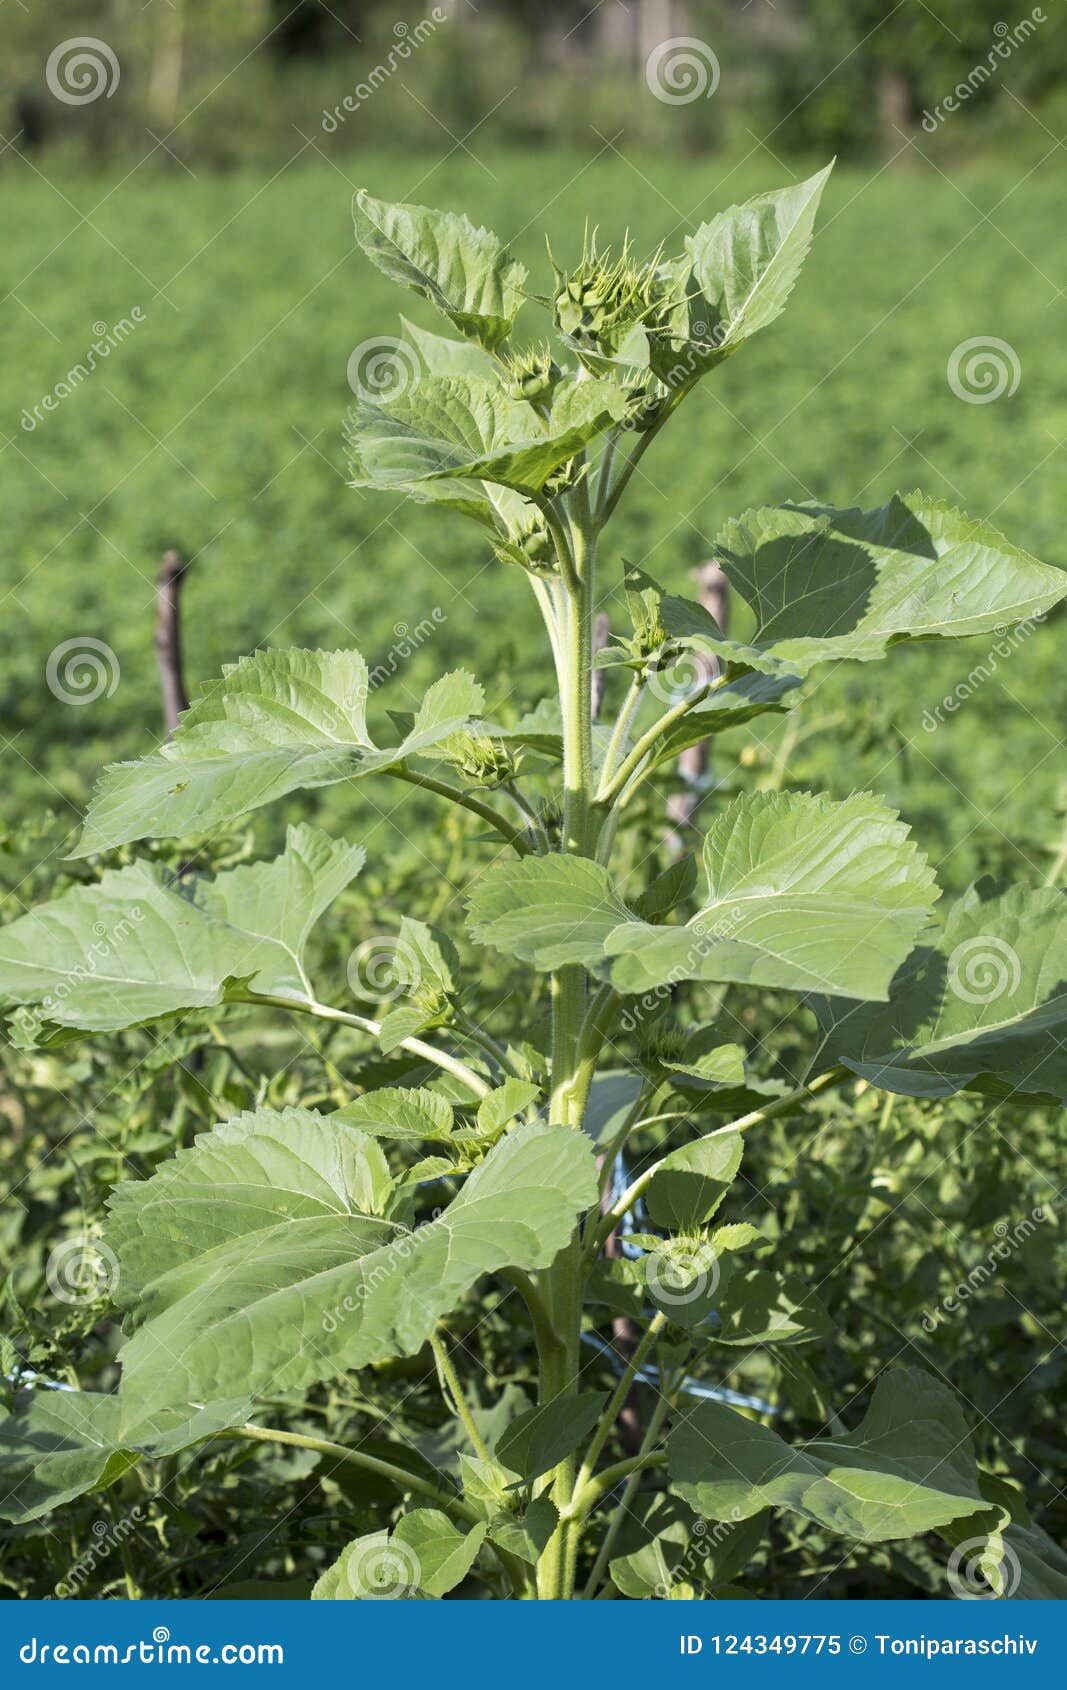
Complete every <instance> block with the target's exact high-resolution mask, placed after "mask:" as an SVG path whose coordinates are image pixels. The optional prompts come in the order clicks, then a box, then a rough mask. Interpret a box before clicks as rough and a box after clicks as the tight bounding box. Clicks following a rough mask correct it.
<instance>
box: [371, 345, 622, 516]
mask: <svg viewBox="0 0 1067 1690" xmlns="http://www.w3.org/2000/svg"><path fill="white" fill-rule="evenodd" d="M625 405H626V402H625V398H624V396H623V395H622V393H621V392H620V390H619V389H618V388H617V387H615V386H614V385H613V384H612V383H610V382H596V381H590V382H583V383H581V384H580V385H579V384H576V383H571V384H570V385H569V387H568V388H566V389H565V390H564V392H563V395H562V396H561V397H558V398H557V402H556V404H555V405H554V407H553V411H552V415H551V416H550V418H549V420H548V422H547V424H546V423H544V422H542V421H541V419H540V417H539V416H538V414H537V412H536V411H534V410H533V409H532V407H531V406H529V405H526V404H524V403H523V402H522V401H520V400H515V399H509V398H508V396H507V394H506V393H505V392H504V391H503V389H502V388H500V387H498V386H495V385H494V384H493V383H491V382H487V381H482V380H480V379H479V378H478V377H476V376H427V377H426V378H424V379H423V380H420V381H417V382H414V383H413V384H412V385H411V386H410V387H408V388H406V389H404V390H403V391H399V390H398V392H397V393H396V394H395V395H394V396H393V397H391V398H388V399H383V400H380V401H372V400H370V399H357V400H356V403H355V404H354V405H353V406H352V408H351V410H350V413H349V423H348V428H347V432H346V439H347V441H348V445H349V449H350V453H351V468H352V476H351V481H352V485H353V486H356V487H374V488H379V489H386V490H389V489H392V490H394V491H400V492H402V491H406V490H417V489H418V488H419V487H420V486H421V484H423V483H427V482H429V483H431V484H432V483H434V482H438V481H445V482H447V483H448V497H449V498H450V499H458V500H459V502H460V503H461V504H462V503H463V501H465V500H466V501H470V500H473V501H474V502H475V508H474V509H472V510H471V511H470V512H469V513H468V514H472V515H480V516H481V517H482V518H483V520H484V519H485V518H486V517H487V516H488V515H489V514H490V513H489V512H487V511H486V510H485V508H484V499H485V495H478V494H477V493H469V492H466V491H465V490H461V489H460V488H459V486H458V484H459V483H464V482H466V481H471V482H477V481H485V482H499V483H500V484H501V485H502V486H504V487H510V488H512V489H513V490H514V491H515V492H518V493H522V494H533V493H537V492H538V491H539V489H540V488H542V487H543V486H544V484H545V482H546V481H547V480H548V478H549V476H550V475H552V474H553V472H554V471H555V470H557V469H559V467H560V466H561V465H562V464H564V463H566V462H567V461H568V460H569V459H570V458H573V457H574V456H575V455H576V454H577V453H579V452H581V451H582V450H583V449H584V448H585V447H586V446H587V445H588V444H589V443H590V441H592V440H594V439H595V438H596V436H597V435H598V434H602V433H603V432H604V430H605V429H608V428H610V427H611V426H612V424H613V423H616V422H618V421H619V420H620V419H621V418H622V416H623V415H624V414H625Z"/></svg>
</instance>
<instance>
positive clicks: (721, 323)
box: [686, 164, 833, 361]
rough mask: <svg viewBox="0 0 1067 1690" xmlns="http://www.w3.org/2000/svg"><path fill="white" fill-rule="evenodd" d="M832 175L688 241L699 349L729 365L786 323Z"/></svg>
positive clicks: (727, 218)
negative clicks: (750, 343)
mask: <svg viewBox="0 0 1067 1690" xmlns="http://www.w3.org/2000/svg"><path fill="white" fill-rule="evenodd" d="M832 169H833V165H832V164H828V165H827V166H826V168H825V170H820V171H819V172H818V174H817V175H815V176H812V177H810V178H809V179H808V180H807V181H806V182H799V183H797V185H796V186H795V187H790V188H779V189H777V190H776V191H775V192H773V193H769V194H758V195H757V196H756V197H755V199H750V200H746V201H745V203H744V204H743V205H735V206H731V207H730V208H729V210H728V211H723V212H720V213H719V215H718V216H717V217H714V218H713V219H712V220H711V222H710V223H703V224H701V226H700V228H699V229H698V230H697V232H696V234H695V235H691V236H690V237H689V238H688V239H687V241H686V249H687V252H688V255H689V259H690V264H691V266H692V269H691V282H692V283H695V285H696V287H697V288H698V289H699V292H700V296H701V297H700V298H699V299H697V300H696V301H694V303H693V305H692V307H691V317H692V318H698V319H699V320H700V321H701V325H702V332H701V333H700V334H698V335H695V339H696V340H697V341H698V342H702V341H706V342H707V343H709V345H710V346H711V347H713V348H714V349H715V352H716V353H717V359H716V361H718V359H722V358H726V357H728V356H729V355H730V353H731V352H734V351H736V349H737V347H738V346H740V345H741V344H742V342H744V341H746V340H748V339H750V338H751V336H752V335H754V334H756V333H758V331H759V330H760V329H765V328H766V327H767V326H768V324H770V323H773V322H774V320H775V318H777V317H780V316H781V314H782V312H783V311H784V310H785V306H786V301H787V300H788V298H789V295H790V294H791V293H792V291H793V287H794V285H795V283H796V280H797V277H798V276H799V274H800V271H801V268H802V266H803V263H804V260H805V258H806V257H807V255H808V249H809V247H810V246H811V237H812V233H813V230H814V227H815V214H816V212H817V211H818V209H819V200H820V198H821V196H822V191H823V188H824V186H825V184H826V179H827V177H828V176H829V174H830V171H831V170H832Z"/></svg>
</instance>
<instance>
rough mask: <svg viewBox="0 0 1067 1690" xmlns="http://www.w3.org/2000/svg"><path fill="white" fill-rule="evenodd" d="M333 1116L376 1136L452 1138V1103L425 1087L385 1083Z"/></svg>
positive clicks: (430, 1138) (442, 1139)
mask: <svg viewBox="0 0 1067 1690" xmlns="http://www.w3.org/2000/svg"><path fill="white" fill-rule="evenodd" d="M332 1119H334V1120H337V1121H343V1122H345V1123H346V1124H347V1125H349V1126H352V1127H358V1128H359V1129H360V1131H361V1132H365V1133H371V1134H372V1135H373V1136H374V1137H375V1138H396V1139H429V1140H431V1141H433V1140H440V1141H445V1140H448V1139H450V1138H451V1137H452V1105H451V1104H450V1103H449V1101H448V1099H447V1098H444V1097H439V1096H438V1094H437V1093H436V1092H433V1091H427V1090H426V1089H425V1088H424V1087H422V1086H411V1087H410V1088H408V1087H402V1086H382V1087H381V1088H380V1090H378V1091H369V1092H365V1093H364V1095H363V1096H362V1097H357V1098H356V1099H355V1100H354V1101H353V1102H352V1103H346V1104H345V1106H344V1108H343V1109H338V1110H337V1112H336V1114H335V1115H334V1116H333V1117H332Z"/></svg>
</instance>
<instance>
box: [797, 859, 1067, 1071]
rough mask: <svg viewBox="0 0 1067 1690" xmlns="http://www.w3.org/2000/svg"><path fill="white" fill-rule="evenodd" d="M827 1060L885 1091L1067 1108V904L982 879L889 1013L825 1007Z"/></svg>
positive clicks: (896, 993)
mask: <svg viewBox="0 0 1067 1690" xmlns="http://www.w3.org/2000/svg"><path fill="white" fill-rule="evenodd" d="M815 1008H816V1011H817V1013H818V1015H819V1019H820V1020H821V1021H822V1022H823V1024H824V1027H825V1029H826V1044H825V1047H824V1058H825V1060H826V1061H829V1062H835V1063H836V1062H840V1063H844V1064H845V1066H846V1067H848V1068H851V1069H852V1071H853V1072H854V1073H856V1074H859V1075H861V1076H862V1077H863V1078H864V1079H865V1080H869V1081H870V1082H871V1083H872V1084H873V1085H876V1086H880V1087H882V1089H883V1090H885V1091H892V1092H900V1093H903V1094H904V1095H905V1096H907V1097H948V1096H950V1095H951V1094H952V1093H953V1092H957V1091H962V1090H969V1091H977V1092H981V1093H983V1094H984V1095H985V1096H987V1097H991V1098H995V1099H1011V1100H1012V1101H1014V1102H1017V1103H1027V1102H1046V1103H1047V1102H1053V1103H1055V1102H1067V897H1065V896H1064V894H1063V893H1062V892H1058V891H1055V890H1054V889H1052V888H1045V889H1043V890H1041V891H1030V890H1029V889H1028V888H1026V887H1023V886H1015V887H1011V888H1009V889H1004V888H998V887H997V886H996V885H995V884H994V883H993V882H992V881H990V880H983V881H979V882H978V884H977V885H975V886H972V887H971V888H970V890H969V891H968V892H966V893H965V894H964V895H963V897H962V898H960V899H958V900H957V902H956V903H955V904H954V905H953V906H952V909H951V910H950V912H949V914H948V918H947V920H946V921H945V924H944V927H943V928H942V930H941V931H940V933H938V934H936V935H935V936H934V938H933V939H932V940H931V942H930V943H928V944H924V945H923V946H921V947H920V948H919V949H918V950H917V951H915V952H914V953H913V955H912V956H911V957H909V958H908V960H907V961H906V962H905V964H904V965H903V967H902V968H901V969H900V971H899V972H898V974H897V975H896V978H895V979H894V981H893V984H892V987H891V990H890V998H889V1002H888V1003H887V1004H885V1005H877V1006H876V1005H871V1004H848V1003H842V1002H840V1001H839V1002H837V1003H836V1004H831V1003H828V1002H825V1001H823V1000H821V999H817V1000H816V1002H815Z"/></svg>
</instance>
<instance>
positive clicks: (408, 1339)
mask: <svg viewBox="0 0 1067 1690" xmlns="http://www.w3.org/2000/svg"><path fill="white" fill-rule="evenodd" d="M295 1113H296V1114H297V1115H300V1114H302V1112H300V1111H297V1112H295ZM260 1119H262V1118H260ZM342 1130H344V1129H343V1126H342ZM349 1130H351V1129H349ZM221 1131H222V1133H223V1140H222V1142H220V1141H219V1136H218V1134H217V1133H213V1134H211V1135H209V1136H208V1138H207V1139H202V1140H200V1141H198V1144H197V1146H196V1148H195V1150H193V1151H192V1152H191V1153H189V1155H188V1156H187V1157H183V1158H181V1159H180V1160H178V1161H176V1162H174V1163H171V1164H167V1165H166V1167H165V1168H164V1169H163V1170H161V1171H160V1172H159V1173H157V1174H156V1175H155V1176H154V1177H153V1179H152V1180H150V1181H148V1182H147V1183H146V1184H145V1185H144V1186H143V1187H141V1188H139V1190H138V1191H135V1192H133V1193H130V1194H128V1195H127V1196H126V1197H125V1198H123V1199H118V1200H117V1211H118V1229H117V1231H116V1234H115V1243H114V1247H115V1249H116V1253H117V1255H118V1260H119V1267H120V1274H121V1273H123V1272H124V1271H125V1270H126V1268H127V1266H128V1267H129V1271H130V1273H131V1275H132V1277H133V1278H134V1279H135V1280H136V1281H137V1282H140V1281H142V1280H143V1281H144V1290H143V1293H142V1298H141V1302H142V1306H143V1308H144V1309H146V1310H147V1311H148V1313H149V1319H148V1321H147V1324H145V1325H143V1326H142V1327H141V1328H140V1330H139V1331H138V1332H137V1333H136V1335H135V1336H134V1337H133V1339H132V1340H131V1341H130V1343H129V1344H127V1346H126V1348H125V1350H124V1351H123V1355H122V1360H123V1362H124V1368H125V1371H124V1377H123V1387H122V1388H123V1392H124V1393H125V1394H126V1396H127V1397H128V1398H129V1399H131V1401H132V1402H133V1403H134V1404H135V1406H136V1408H137V1410H138V1412H148V1411H150V1410H153V1409H155V1408H156V1407H161V1406H168V1405H172V1404H177V1403H183V1402H189V1401H193V1402H196V1401H205V1400H210V1399H211V1398H213V1397H217V1396H220V1395H225V1394H226V1393H227V1392H228V1391H231V1390H236V1389H243V1390H248V1391H250V1392H252V1393H253V1394H257V1395H262V1394H264V1393H273V1392H277V1391H287V1390H299V1389H301V1388H303V1387H304V1386H306V1385H309V1384H313V1383H315V1382H316V1381H318V1380H321V1379H328V1378H332V1377H334V1376H335V1375H337V1374H339V1373H341V1372H343V1371H345V1370H347V1369H349V1368H359V1367H364V1366H366V1365H367V1364H368V1363H370V1362H372V1361H377V1360H380V1359H383V1358H385V1357H388V1356H401V1355H413V1354H414V1353H415V1352H416V1351H417V1350H418V1349H419V1348H420V1347H421V1346H422V1344H423V1343H424V1342H425V1341H426V1339H427V1338H428V1337H429V1335H430V1334H431V1332H432V1331H433V1329H434V1327H435V1325H436V1323H437V1321H438V1320H439V1319H440V1317H441V1316H442V1315H444V1314H446V1313H448V1311H449V1310H451V1309H453V1308H455V1307H456V1305H457V1303H459V1301H460V1300H461V1298H462V1297H463V1296H464V1295H465V1294H466V1292H467V1291H469V1289H470V1288H471V1286H472V1285H473V1284H474V1283H475V1281H476V1280H477V1279H479V1278H480V1277H481V1275H482V1274H485V1273H491V1272H493V1271H494V1270H495V1269H497V1268H501V1267H505V1266H514V1267H521V1268H526V1269H531V1268H543V1267H546V1266H547V1265H548V1264H549V1263H550V1262H551V1261H552V1260H553V1258H554V1257H555V1256H556V1255H557V1253H558V1252H559V1250H560V1249H562V1247H563V1245H564V1244H565V1243H566V1242H567V1240H568V1239H569V1238H570V1236H571V1233H572V1231H573V1228H574V1224H575V1220H576V1218H577V1216H578V1214H579V1213H580V1212H581V1211H582V1210H583V1209H585V1208H587V1207H589V1205H590V1204H591V1203H592V1202H594V1201H595V1198H596V1174H595V1164H594V1159H593V1152H592V1148H591V1146H590V1144H589V1141H588V1139H586V1138H585V1136H584V1135H583V1134H579V1133H575V1132H572V1131H571V1130H570V1129H569V1128H565V1127H549V1126H544V1125H542V1124H540V1123H537V1124H533V1125H524V1126H520V1127H517V1128H515V1130H514V1131H513V1132H511V1133H509V1134H508V1135H507V1136H506V1137H505V1138H503V1139H501V1140H500V1142H499V1143H498V1144H497V1145H496V1146H495V1147H494V1148H493V1149H492V1150H491V1151H490V1152H489V1154H488V1155H487V1156H486V1158H485V1160H484V1162H482V1163H481V1164H480V1165H479V1166H478V1167H477V1168H476V1169H475V1171H474V1172H473V1173H472V1174H471V1175H470V1176H469V1177H468V1179H467V1181H466V1183H465V1185H464V1187H463V1189H462V1191H461V1192H460V1194H459V1196H458V1197H456V1198H455V1199H454V1200H453V1202H452V1203H451V1204H450V1205H449V1207H448V1208H447V1209H445V1210H444V1211H443V1212H442V1213H441V1214H440V1215H439V1216H438V1217H437V1218H436V1219H433V1220H431V1221H428V1222H426V1223H425V1224H424V1225H420V1226H416V1227H415V1229H414V1230H412V1231H409V1230H407V1229H405V1228H404V1227H401V1226H399V1225H390V1224H388V1223H386V1222H384V1221H382V1220H379V1219H376V1218H372V1217H369V1216H368V1215H366V1214H364V1213H357V1212H355V1210H354V1208H353V1207H352V1201H353V1200H352V1198H351V1197H349V1198H348V1199H347V1203H348V1206H347V1208H346V1207H345V1205H344V1202H343V1201H342V1197H343V1193H341V1192H337V1193H336V1204H335V1207H334V1209H333V1212H329V1210H328V1205H327V1212H323V1211H322V1209H321V1208H320V1209H319V1210H318V1212H315V1205H316V1202H317V1201H318V1200H319V1199H320V1197H321V1192H322V1187H323V1180H322V1177H321V1172H320V1170H319V1168H318V1167H317V1166H312V1165H311V1163H310V1162H309V1159H308V1151H307V1144H306V1128H305V1125H304V1123H303V1122H302V1121H301V1120H293V1119H292V1117H291V1115H290V1114H289V1113H288V1112H287V1113H286V1114H285V1115H283V1116H273V1117H269V1118H268V1119H267V1120H266V1121H265V1122H264V1124H263V1126H262V1128H261V1127H260V1126H259V1125H258V1124H255V1123H253V1124H249V1125H247V1127H245V1128H243V1129H242V1132H243V1135H244V1136H245V1137H255V1139H256V1140H259V1139H260V1138H265V1139H266V1140H268V1141H270V1144H271V1149H270V1152H269V1159H268V1153H267V1149H266V1147H264V1148H263V1150H262V1152H257V1154H261V1155H262V1157H263V1159H264V1167H265V1170H266V1171H265V1173H264V1179H263V1187H262V1192H261V1199H260V1198H257V1199H256V1201H255V1202H252V1200H251V1198H250V1196H248V1195H247V1193H248V1191H249V1190H250V1188H249V1187H248V1186H247V1181H248V1179H249V1178H250V1177H251V1174H252V1169H251V1167H250V1166H249V1164H250V1162H251V1161H252V1160H254V1158H252V1157H249V1156H247V1155H242V1156H241V1157H240V1161H239V1164H237V1165H236V1166H235V1175H236V1177H235V1178H234V1184H236V1185H237V1186H238V1187H239V1195H238V1196H237V1197H236V1198H235V1199H234V1200H233V1201H231V1200H230V1197H229V1195H228V1184H227V1179H226V1178H224V1177H223V1174H222V1172H221V1168H222V1166H223V1165H224V1164H225V1162H226V1161H227V1160H228V1159H230V1158H232V1157H233V1156H234V1152H235V1149H236V1150H240V1148H241V1145H242V1144H243V1138H242V1139H241V1140H240V1141H238V1144H237V1145H236V1146H234V1145H233V1144H231V1143H230V1142H229V1141H228V1140H227V1139H226V1138H225V1131H226V1129H221ZM356 1137H357V1138H361V1137H362V1135H359V1134H357V1135H356ZM205 1153H209V1154H211V1155H212V1156H213V1158H214V1159H215V1161H214V1166H215V1167H218V1168H219V1170H220V1171H219V1173H218V1175H217V1177H216V1179H215V1183H214V1191H215V1193H216V1199H217V1204H218V1213H217V1214H215V1213H214V1212H212V1213H211V1214H209V1215H208V1214H205V1215H204V1216H203V1217H201V1216H200V1215H199V1214H197V1215H195V1216H194V1219H193V1221H192V1222H191V1223H190V1224H189V1226H188V1228H186V1227H185V1223H184V1221H183V1220H182V1219H181V1218H180V1217H181V1215H182V1214H183V1213H184V1212H185V1210H186V1207H187V1205H190V1204H191V1205H192V1207H193V1208H194V1209H195V1208H196V1204H197V1201H198V1199H199V1197H202V1195H203V1193H204V1190H205V1185H204V1181H203V1179H202V1178H201V1174H200V1167H201V1163H200V1158H201V1157H202V1156H203V1155H204V1154H205ZM365 1153H366V1152H365V1146H364V1147H361V1148H360V1151H359V1157H360V1158H362V1157H363V1156H364V1155H365ZM281 1161H284V1162H285V1163H286V1164H287V1167H288V1173H287V1182H288V1183H287V1185H286V1186H285V1188H284V1189H283V1190H282V1191H281V1192H279V1190H278V1187H277V1183H276V1172H275V1163H276V1162H281ZM333 1200H334V1199H332V1198H331V1199H330V1201H333ZM144 1205H157V1209H156V1215H157V1216H158V1219H157V1218H154V1219H153V1226H152V1228H151V1236H150V1235H149V1232H148V1230H143V1231H138V1232H136V1233H133V1232H132V1231H131V1227H130V1219H129V1217H130V1214H131V1212H135V1213H138V1214H140V1213H142V1212H146V1211H144V1210H143V1206H144ZM281 1205H285V1210H286V1212H284V1213H280V1206H281ZM165 1216H169V1217H170V1219H168V1220H164V1218H163V1217H165ZM153 1238H155V1239H157V1240H158V1241H159V1255H158V1257H157V1258H155V1260H153V1257H152V1254H151V1244H152V1239H153ZM174 1238H178V1239H180V1241H181V1244H182V1250H183V1259H182V1260H181V1261H179V1262H175V1250H174V1247H173V1244H172V1242H171V1240H172V1239H174ZM131 1253H132V1260H131Z"/></svg>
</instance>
